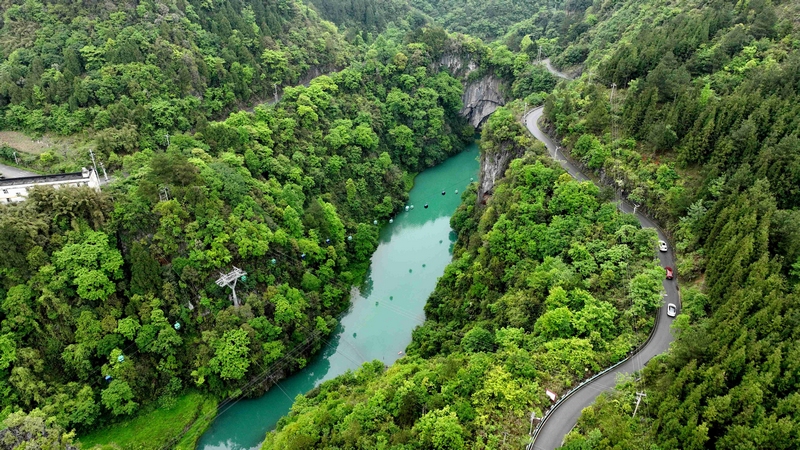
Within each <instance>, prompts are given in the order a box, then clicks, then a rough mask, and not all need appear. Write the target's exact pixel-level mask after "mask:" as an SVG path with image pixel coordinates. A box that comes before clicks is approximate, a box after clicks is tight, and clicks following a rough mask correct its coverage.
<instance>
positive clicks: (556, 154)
mask: <svg viewBox="0 0 800 450" xmlns="http://www.w3.org/2000/svg"><path fill="white" fill-rule="evenodd" d="M559 148H561V147H559V146H557V145H556V153H555V155H553V159H555V160H556V161H558V149H559Z"/></svg>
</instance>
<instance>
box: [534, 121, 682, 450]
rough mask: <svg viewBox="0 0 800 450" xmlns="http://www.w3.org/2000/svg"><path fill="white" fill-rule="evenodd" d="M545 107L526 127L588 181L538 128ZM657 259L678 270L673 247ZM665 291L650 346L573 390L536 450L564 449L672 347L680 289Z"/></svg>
mask: <svg viewBox="0 0 800 450" xmlns="http://www.w3.org/2000/svg"><path fill="white" fill-rule="evenodd" d="M542 113H543V108H542V107H539V108H536V109H534V110H532V111H530V112H529V113H528V114H526V115H525V117H524V121H525V126H526V127H527V128H528V130H529V131H530V132H531V134H533V136H534V137H535V138H536V139H538V140H540V141H542V142H543V143H544V144H545V146H546V147H547V151H548V152H549V153H550V156H552V157H553V158H555V159H556V160H557V161H558V162H559V164H561V167H563V168H564V169H565V170H566V171H567V172H569V174H570V175H572V176H573V177H574V178H575V179H577V180H580V181H588V180H589V178H588V177H587V176H586V175H584V174H583V173H582V172H581V171H580V170H579V169H578V168H577V167H576V166H575V165H574V164H572V162H570V161H568V160H566V159H565V158H564V155H562V154H561V153H558V154H556V145H555V143H553V141H552V140H551V139H550V137H549V136H547V134H545V133H544V132H543V131H542V130H540V129H539V125H538V122H539V118H541V117H542ZM619 209H620V210H621V211H623V212H626V213H633V206H632V205H631V204H630V203H628V202H627V201H622V202H620V204H619ZM636 218H637V219H638V220H639V223H640V224H642V227H648V228H655V229H656V231H657V232H658V238H659V239H661V240H663V241H665V242H667V243H669V241H668V240H667V237H666V236H665V235H664V233H663V232H662V231H661V229H660V228H658V226H656V224H655V223H654V222H653V221H651V220H650V219H648V218H647V217H645V216H644V215H642V214H641V213H638V212H637V213H636ZM657 253H658V259H659V260H660V261H661V266H662V267H666V266H672V267H675V258H674V255H673V253H672V245H670V249H669V251H667V252H657ZM663 284H664V290H665V291H666V296H665V299H664V304H663V305H662V307H661V309H659V311H658V315H659V318H658V322H657V323H658V325H657V327H656V329H655V331H654V333H653V336H652V338H651V339H650V341H649V342H648V343H647V346H645V347H644V348H642V349H641V350H639V352H637V353H636V354H635V355H634V356H633V357H632V358H631V359H629V360H627V361H625V362H624V363H622V364H620V365H619V366H617V367H616V368H615V369H614V370H612V371H610V372H608V373H606V374H605V375H603V376H601V377H598V378H596V379H595V380H594V381H592V382H591V383H588V384H584V385H583V387H582V388H580V389H578V390H576V391H574V392H573V393H572V395H570V396H569V398H567V399H566V400H564V401H563V402H561V404H559V406H558V408H556V409H555V410H553V411H551V413H550V415H549V416H548V417H547V420H546V421H545V423H544V424H543V425H542V428H541V430H540V432H539V435H538V436H537V438H536V441H534V443H533V448H534V449H535V450H552V449H555V448H558V447H560V446H561V443H562V442H563V440H564V436H566V435H567V433H569V431H570V430H572V428H573V427H574V426H575V424H576V423H577V422H578V418H579V417H580V415H581V411H582V410H583V408H586V407H587V406H589V405H591V404H592V403H593V402H594V399H595V398H596V397H597V396H598V395H599V394H600V393H601V392H603V391H608V390H611V389H613V388H614V386H615V384H616V382H617V377H618V376H620V375H623V374H630V373H633V372H635V371H637V370H641V368H642V366H643V365H644V364H645V363H647V361H649V360H650V358H652V357H654V356H656V355H658V354H660V353H663V352H665V351H666V350H668V349H669V344H670V342H672V340H673V336H672V333H671V331H670V325H672V319H671V318H670V317H668V316H667V306H666V305H667V303H674V304H675V305H677V306H678V308H679V309H680V298H679V296H678V287H677V284H676V281H670V280H664V282H663Z"/></svg>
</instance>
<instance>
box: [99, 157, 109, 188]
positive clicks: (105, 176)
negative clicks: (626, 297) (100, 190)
mask: <svg viewBox="0 0 800 450" xmlns="http://www.w3.org/2000/svg"><path fill="white" fill-rule="evenodd" d="M100 168H101V169H103V178H105V179H106V183H108V174H107V173H106V166H105V164H103V161H100Z"/></svg>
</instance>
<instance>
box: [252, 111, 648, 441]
mask: <svg viewBox="0 0 800 450" xmlns="http://www.w3.org/2000/svg"><path fill="white" fill-rule="evenodd" d="M526 133H527V131H525V130H524V128H523V127H522V126H521V125H520V124H519V122H518V120H517V118H516V117H515V116H514V115H513V114H512V113H511V112H510V111H509V110H506V109H500V110H498V111H497V112H496V113H495V114H494V115H493V116H492V117H491V118H490V119H489V122H488V124H487V125H486V127H485V128H484V131H483V135H482V138H481V151H482V152H498V151H509V150H510V149H511V147H517V149H518V150H521V151H524V152H527V155H526V156H525V157H524V158H522V159H517V160H515V161H514V162H513V163H512V164H511V168H510V169H509V171H508V173H507V176H506V179H505V180H504V181H503V182H502V183H501V184H500V185H499V186H498V187H497V188H496V192H495V195H494V196H493V197H492V199H491V200H490V201H489V203H488V204H487V205H486V206H485V207H476V206H475V205H476V190H475V186H474V185H473V186H472V187H471V189H469V190H468V191H467V192H466V193H465V194H464V195H463V200H464V201H463V204H462V206H461V207H460V208H459V210H458V212H457V213H456V214H455V215H454V216H453V218H452V219H451V224H452V226H453V228H454V229H455V230H456V232H457V233H458V236H459V238H458V242H457V244H456V250H455V255H454V262H453V263H451V264H450V265H449V266H448V268H447V269H446V271H445V274H444V276H443V277H442V278H441V279H440V281H439V283H438V285H437V287H436V290H435V292H434V293H433V294H432V296H431V298H430V299H429V300H428V303H427V305H426V308H425V312H426V316H427V320H426V322H425V324H424V325H423V326H422V327H420V328H418V329H417V330H415V332H414V338H413V342H412V343H411V345H410V346H409V348H408V355H409V356H407V357H405V358H403V359H401V360H399V361H398V362H397V363H395V365H394V366H392V367H391V368H390V369H389V370H388V371H386V372H385V373H382V372H383V366H382V364H381V363H380V362H378V361H376V362H374V363H368V364H366V365H365V366H363V367H362V368H361V369H360V370H359V371H358V372H356V373H354V374H349V375H346V376H342V377H339V378H337V379H335V380H332V381H330V382H326V383H324V384H323V385H322V386H321V387H320V388H318V389H316V390H314V391H312V392H311V393H309V394H308V395H306V396H305V397H303V398H301V399H299V400H298V401H297V402H296V403H295V405H294V407H293V410H292V413H291V414H290V415H289V416H288V417H287V418H285V419H283V420H282V422H281V424H280V425H279V430H278V432H277V433H274V434H273V433H271V434H269V435H268V436H267V440H266V441H265V444H264V448H268V449H284V448H311V447H313V448H343V447H347V448H382V447H383V448H389V447H393V448H437V449H459V448H473V447H488V448H501V447H502V445H503V444H502V443H503V442H507V444H506V445H507V448H519V447H521V446H522V445H524V443H525V441H527V433H528V421H529V418H528V417H529V414H530V412H531V411H532V410H536V411H538V414H539V415H541V413H542V410H543V409H544V408H545V407H546V406H547V405H548V404H549V399H547V397H546V396H545V394H544V390H545V388H548V389H551V390H554V391H556V392H562V391H563V390H564V389H565V388H567V387H569V386H572V385H574V384H575V383H576V381H578V380H580V379H583V378H584V377H586V376H587V375H590V374H592V373H594V372H597V371H599V370H600V369H601V368H602V367H605V366H607V365H609V364H611V363H613V362H616V361H618V360H620V359H622V358H623V357H624V356H625V355H626V354H627V353H628V352H629V351H630V350H631V348H632V347H633V346H634V345H635V344H636V343H637V342H641V341H642V340H643V339H644V337H645V336H646V335H647V333H648V331H649V328H650V327H651V326H652V321H653V319H652V314H651V313H652V312H653V311H654V310H655V309H656V308H657V307H658V306H659V304H660V301H661V279H662V278H663V276H664V271H663V269H661V268H660V267H658V266H657V265H656V264H655V263H654V262H653V258H652V255H653V250H654V248H655V241H656V235H655V233H654V232H653V231H652V230H643V229H641V228H640V227H639V225H638V222H637V221H636V219H635V218H633V217H631V216H626V215H622V214H620V213H618V212H617V210H616V207H615V205H614V204H612V203H609V202H607V201H604V200H603V199H602V198H601V197H600V196H599V190H598V189H597V187H595V186H594V185H593V184H592V183H590V182H586V183H580V182H577V181H574V180H573V179H572V178H571V177H570V176H569V175H568V174H566V173H564V172H563V171H562V170H561V169H560V168H559V167H558V166H556V165H555V164H554V163H553V162H552V161H551V160H550V159H549V158H548V157H546V156H545V155H544V151H543V149H542V146H541V145H540V144H533V141H532V138H530V137H528V136H526ZM504 448H505V447H504Z"/></svg>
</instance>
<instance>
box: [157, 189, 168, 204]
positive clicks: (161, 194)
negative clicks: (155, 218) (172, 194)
mask: <svg viewBox="0 0 800 450" xmlns="http://www.w3.org/2000/svg"><path fill="white" fill-rule="evenodd" d="M158 199H159V200H160V201H162V202H165V201H167V200H169V188H168V187H167V186H162V187H161V189H159V190H158Z"/></svg>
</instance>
